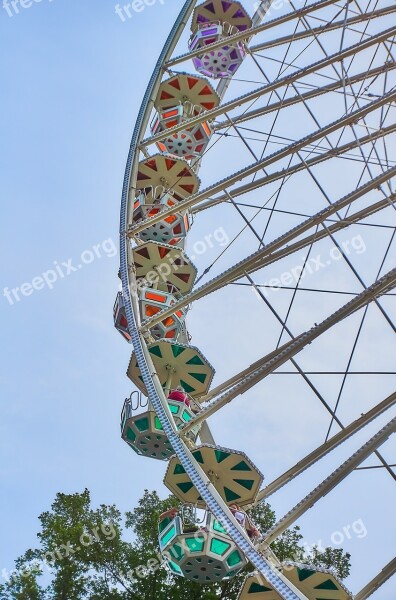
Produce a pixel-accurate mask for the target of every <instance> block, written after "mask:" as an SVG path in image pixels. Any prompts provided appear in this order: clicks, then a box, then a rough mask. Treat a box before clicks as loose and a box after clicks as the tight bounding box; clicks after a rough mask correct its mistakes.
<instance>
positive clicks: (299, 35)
mask: <svg viewBox="0 0 396 600" xmlns="http://www.w3.org/2000/svg"><path fill="white" fill-rule="evenodd" d="M394 12H396V6H395V5H390V6H385V7H384V8H381V9H379V10H373V11H370V12H362V13H360V14H358V15H355V16H354V17H350V18H349V19H346V20H345V19H341V20H340V21H330V23H326V24H325V25H321V26H320V27H313V28H311V29H305V30H304V31H298V32H296V33H292V34H291V35H285V36H283V37H279V38H275V39H274V40H268V41H267V42H263V43H261V44H257V45H256V46H250V48H249V51H250V52H260V51H261V50H266V49H267V48H274V47H275V46H281V45H282V44H290V43H291V42H293V43H294V42H296V41H298V40H303V39H306V38H308V37H311V36H315V37H316V36H317V35H322V34H323V33H328V32H330V31H334V30H335V29H339V28H341V27H342V28H348V27H351V25H356V24H357V23H364V21H372V20H373V19H378V18H379V17H386V16H387V15H390V14H392V13H394ZM358 33H360V32H358ZM201 52H202V50H201ZM348 85H349V81H348Z"/></svg>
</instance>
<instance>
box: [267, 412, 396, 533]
mask: <svg viewBox="0 0 396 600" xmlns="http://www.w3.org/2000/svg"><path fill="white" fill-rule="evenodd" d="M395 431H396V417H395V418H394V419H392V420H391V421H389V423H388V424H387V425H385V427H383V428H382V429H380V431H378V433H376V434H375V435H374V436H373V437H372V438H371V439H370V440H369V441H368V442H366V443H365V444H364V445H363V446H362V447H361V448H359V450H358V451H357V452H355V453H354V454H352V456H351V457H350V458H348V460H346V461H345V462H344V463H343V464H342V465H341V466H340V467H338V469H336V470H335V471H333V473H332V474H331V475H329V477H327V479H325V480H324V481H322V483H320V484H319V485H318V486H317V487H316V488H315V489H314V490H313V491H312V492H310V493H309V494H308V495H307V496H306V497H305V498H304V499H303V500H301V502H299V503H298V504H297V505H296V506H295V507H294V508H293V509H292V510H291V511H289V512H288V513H287V514H286V515H285V516H284V517H282V519H280V520H279V521H278V522H277V523H275V525H274V526H273V527H271V529H269V530H268V531H267V532H266V534H265V535H264V542H263V543H264V544H271V542H273V541H274V540H276V538H277V537H278V536H280V535H281V534H282V533H283V532H284V531H285V530H286V529H287V528H288V527H290V525H292V524H293V523H294V522H295V521H296V520H297V519H298V518H299V517H301V515H303V514H304V513H306V512H307V510H309V509H310V508H312V506H314V504H316V502H317V501H318V500H320V499H321V498H323V497H324V496H326V495H327V494H328V493H329V492H331V490H333V489H334V488H335V487H336V486H337V485H338V484H339V483H341V481H343V480H344V479H345V478H346V477H347V476H348V475H349V474H350V473H351V472H352V471H353V470H354V469H355V468H356V467H357V466H359V465H360V464H361V463H362V462H363V461H364V460H366V458H368V457H369V456H370V454H372V453H373V452H374V450H376V449H377V448H379V447H380V446H381V445H382V444H383V443H384V442H386V440H387V439H388V438H389V437H390V436H391V435H392V433H394V432H395Z"/></svg>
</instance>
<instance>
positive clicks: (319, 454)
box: [256, 392, 396, 503]
mask: <svg viewBox="0 0 396 600" xmlns="http://www.w3.org/2000/svg"><path fill="white" fill-rule="evenodd" d="M395 403H396V392H393V394H390V396H388V397H387V398H385V400H383V401H382V402H380V403H379V404H377V405H376V406H374V407H373V408H372V409H371V410H369V411H368V412H367V413H366V414H364V415H362V416H361V417H359V418H358V419H356V420H355V421H353V422H352V423H351V424H350V425H348V426H347V427H344V428H343V429H342V430H341V431H339V432H338V433H337V434H336V435H334V436H333V437H332V438H330V439H329V440H328V441H327V442H325V443H324V444H322V445H321V446H319V447H318V448H316V449H315V450H313V452H310V453H309V454H308V455H307V456H305V457H304V458H303V459H302V460H300V461H299V462H298V463H296V464H295V465H294V466H293V467H291V468H290V469H288V470H287V471H285V473H283V474H282V475H280V476H279V477H277V478H276V479H274V481H272V482H271V483H269V484H268V485H266V486H265V488H263V489H262V490H261V491H260V492H259V493H258V495H257V499H256V501H257V503H259V502H262V501H263V500H266V499H267V498H269V497H270V496H272V494H274V493H275V492H277V491H278V490H280V489H281V488H282V487H283V486H284V485H286V484H287V483H289V482H290V481H292V480H293V479H294V478H295V477H297V476H298V475H300V474H301V473H303V472H304V471H305V470H306V469H308V468H309V467H311V466H312V465H314V464H315V463H316V462H317V461H318V460H320V459H321V458H323V457H324V456H326V455H327V454H328V453H329V452H331V451H332V450H334V449H335V448H337V447H338V446H339V445H341V444H342V443H343V442H345V441H346V440H347V439H349V438H350V437H352V436H353V435H354V434H355V433H357V432H358V431H360V430H361V429H362V428H363V427H365V426H366V425H368V424H369V423H371V422H372V421H373V420H374V419H376V418H377V417H378V416H380V415H381V414H383V413H384V412H385V411H387V410H388V409H389V408H391V407H392V406H394V405H395Z"/></svg>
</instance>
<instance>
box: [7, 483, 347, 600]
mask: <svg viewBox="0 0 396 600" xmlns="http://www.w3.org/2000/svg"><path fill="white" fill-rule="evenodd" d="M177 504H178V501H177V499H176V498H175V497H173V496H169V497H168V498H166V499H164V500H161V499H160V498H159V496H158V494H157V493H156V492H148V491H147V490H146V491H145V493H144V495H143V497H142V498H141V499H140V500H139V503H138V505H137V506H136V508H135V509H134V510H133V511H131V512H128V513H127V514H126V515H125V520H124V519H123V516H122V515H121V513H120V511H119V510H118V509H117V508H116V507H115V506H114V505H109V506H107V505H101V506H100V507H99V508H97V509H93V508H92V507H91V499H90V494H89V491H88V490H84V491H83V492H82V493H80V494H79V493H77V494H62V493H59V494H57V496H56V498H55V500H54V502H53V504H52V506H51V510H49V511H46V512H44V513H43V514H41V515H40V517H39V520H40V524H41V529H40V532H39V533H38V540H39V546H38V547H37V548H35V549H29V550H27V551H26V552H25V554H24V555H23V556H21V557H20V558H19V559H17V561H16V562H15V571H14V573H13V574H12V575H11V576H10V577H9V579H8V581H7V582H6V583H5V584H3V585H0V600H168V599H169V598H170V597H171V598H172V599H174V600H184V599H185V598H187V597H188V598H189V600H235V598H236V597H237V595H238V591H239V589H240V586H241V582H242V581H243V578H244V576H245V574H246V572H247V571H248V570H250V567H247V568H246V569H245V570H244V571H243V572H241V573H240V574H238V575H237V576H236V577H234V578H233V579H231V580H230V581H226V582H222V583H221V584H211V585H205V586H202V585H199V584H196V583H194V582H190V581H187V580H185V579H183V578H180V577H175V576H173V575H172V574H171V573H170V572H169V571H168V570H167V569H166V568H165V567H164V565H163V564H161V563H162V558H161V556H160V554H159V547H158V535H157V524H158V520H159V515H160V514H161V513H162V512H164V511H165V510H167V509H169V508H171V507H172V506H175V505H177ZM250 516H251V518H252V519H253V520H254V522H255V523H256V524H257V526H258V527H259V528H260V529H261V530H262V531H266V530H268V529H269V528H270V527H272V525H274V523H275V521H276V517H275V513H274V511H273V510H272V509H271V507H270V506H269V504H267V503H262V504H260V505H258V506H257V507H255V508H254V509H253V510H252V511H251V513H250ZM124 528H125V529H127V530H128V529H129V530H131V532H132V533H133V540H132V541H131V542H128V541H125V539H124V537H125V531H124ZM301 541H302V535H301V533H300V530H299V527H297V526H296V527H293V528H292V529H289V530H287V531H285V532H284V533H283V535H281V536H280V537H279V538H278V539H277V540H276V541H275V542H273V544H272V545H271V547H272V548H273V550H274V552H275V553H276V555H277V556H278V557H279V559H280V560H286V559H291V560H295V561H304V562H311V563H313V564H316V565H319V566H326V567H330V566H331V567H333V568H335V570H336V572H338V574H339V575H340V577H342V578H343V577H346V576H347V575H348V574H349V568H350V555H349V554H347V553H345V552H343V550H341V549H332V548H326V549H325V551H324V552H319V549H318V548H314V549H313V550H312V552H311V554H310V556H308V557H307V556H304V549H303V547H302V545H301ZM46 580H47V583H46V584H45V583H44V582H45V581H46ZM48 580H49V583H48Z"/></svg>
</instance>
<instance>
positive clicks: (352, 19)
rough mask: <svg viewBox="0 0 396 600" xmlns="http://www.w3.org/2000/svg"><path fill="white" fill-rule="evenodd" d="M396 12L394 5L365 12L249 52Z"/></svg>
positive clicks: (288, 36) (261, 45)
mask: <svg viewBox="0 0 396 600" xmlns="http://www.w3.org/2000/svg"><path fill="white" fill-rule="evenodd" d="M394 12H396V7H395V6H394V5H390V6H386V7H384V8H380V9H378V10H373V11H371V12H367V13H364V12H363V13H361V14H360V15H356V16H354V17H350V18H349V19H346V20H345V19H342V20H340V21H333V22H330V23H326V24H325V25H322V26H320V27H314V28H310V29H307V30H305V31H299V32H298V33H294V34H293V35H285V36H283V37H279V38H274V39H273V40H268V41H266V42H262V43H261V44H256V45H255V46H251V47H250V48H249V51H250V52H261V51H262V50H267V49H268V48H274V47H275V46H281V45H283V44H288V43H290V42H291V41H296V40H302V39H306V38H308V37H310V36H312V35H313V36H317V35H321V34H323V33H327V32H330V31H334V30H335V29H340V28H349V27H351V25H355V24H357V23H364V22H365V21H370V20H372V19H378V18H380V17H384V16H386V15H389V14H392V13H394ZM358 33H360V31H359V32H358Z"/></svg>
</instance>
